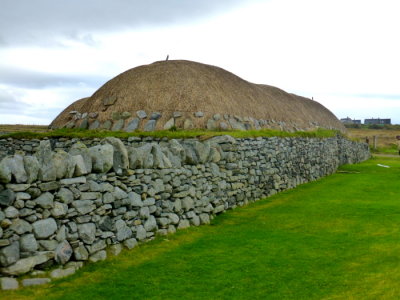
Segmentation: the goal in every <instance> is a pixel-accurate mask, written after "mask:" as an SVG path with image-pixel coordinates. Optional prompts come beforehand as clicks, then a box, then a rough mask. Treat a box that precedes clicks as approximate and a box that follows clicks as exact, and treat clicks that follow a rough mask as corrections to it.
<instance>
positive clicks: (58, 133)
mask: <svg viewBox="0 0 400 300" xmlns="http://www.w3.org/2000/svg"><path fill="white" fill-rule="evenodd" d="M225 134H229V135H231V136H233V137H236V138H250V137H273V136H279V137H317V138H325V137H333V136H335V135H337V134H339V133H338V132H337V131H335V130H326V129H318V130H315V131H297V132H285V131H278V130H270V129H264V130H247V131H240V130H229V131H210V130H179V129H177V130H160V131H152V132H142V131H135V132H130V133H128V132H122V131H117V132H115V131H105V130H83V129H56V130H51V131H47V132H34V131H26V132H24V131H20V132H13V133H9V134H7V135H4V136H2V138H7V137H12V138H25V139H40V138H45V137H49V138H50V137H69V138H104V137H108V136H113V137H118V138H128V137H131V136H138V137H156V138H164V137H166V138H169V139H173V138H175V139H176V138H194V137H202V138H204V139H206V138H210V137H213V136H217V135H225Z"/></svg>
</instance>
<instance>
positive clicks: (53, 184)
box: [38, 181, 60, 192]
mask: <svg viewBox="0 0 400 300" xmlns="http://www.w3.org/2000/svg"><path fill="white" fill-rule="evenodd" d="M38 186H39V188H40V190H41V191H42V192H48V191H54V190H58V189H59V188H60V183H59V182H58V181H50V182H43V183H40V184H39V185H38Z"/></svg>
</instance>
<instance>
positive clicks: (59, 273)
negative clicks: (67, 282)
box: [50, 268, 76, 279]
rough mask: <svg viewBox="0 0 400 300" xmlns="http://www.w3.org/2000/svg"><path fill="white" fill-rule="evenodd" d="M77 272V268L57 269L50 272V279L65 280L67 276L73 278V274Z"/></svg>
mask: <svg viewBox="0 0 400 300" xmlns="http://www.w3.org/2000/svg"><path fill="white" fill-rule="evenodd" d="M75 272H76V269H75V268H66V269H55V270H53V271H51V272H50V277H51V278H53V279H58V278H64V277H67V276H71V275H72V274H75Z"/></svg>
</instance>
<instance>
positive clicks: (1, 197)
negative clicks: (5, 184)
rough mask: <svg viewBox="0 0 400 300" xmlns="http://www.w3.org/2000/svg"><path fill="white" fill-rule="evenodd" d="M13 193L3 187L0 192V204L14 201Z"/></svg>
mask: <svg viewBox="0 0 400 300" xmlns="http://www.w3.org/2000/svg"><path fill="white" fill-rule="evenodd" d="M14 200H15V193H14V192H13V191H12V190H10V189H5V190H4V191H1V192H0V205H2V206H10V205H12V204H13V203H14Z"/></svg>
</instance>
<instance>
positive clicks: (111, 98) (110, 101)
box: [103, 95, 117, 106]
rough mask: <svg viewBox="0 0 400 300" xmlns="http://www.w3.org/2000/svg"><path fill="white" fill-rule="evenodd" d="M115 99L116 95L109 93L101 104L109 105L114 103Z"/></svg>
mask: <svg viewBox="0 0 400 300" xmlns="http://www.w3.org/2000/svg"><path fill="white" fill-rule="evenodd" d="M115 101H117V96H115V95H110V96H108V97H106V98H104V99H103V104H104V106H110V105H113V104H114V103H115Z"/></svg>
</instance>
